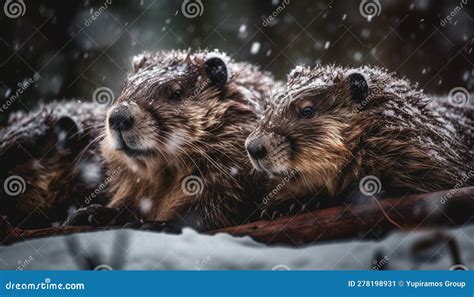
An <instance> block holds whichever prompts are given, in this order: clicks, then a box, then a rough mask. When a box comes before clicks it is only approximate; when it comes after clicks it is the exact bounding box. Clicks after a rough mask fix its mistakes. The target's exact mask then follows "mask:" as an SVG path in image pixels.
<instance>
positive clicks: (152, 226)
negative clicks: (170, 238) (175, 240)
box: [139, 221, 183, 234]
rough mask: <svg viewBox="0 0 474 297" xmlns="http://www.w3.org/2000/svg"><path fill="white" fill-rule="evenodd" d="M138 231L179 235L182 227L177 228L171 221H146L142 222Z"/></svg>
mask: <svg viewBox="0 0 474 297" xmlns="http://www.w3.org/2000/svg"><path fill="white" fill-rule="evenodd" d="M139 229H140V230H149V231H157V232H163V233H170V234H181V233H182V231H183V228H182V226H178V225H177V224H176V223H175V222H173V221H147V222H143V223H142V224H141V226H140V227H139Z"/></svg>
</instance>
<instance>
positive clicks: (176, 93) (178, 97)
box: [169, 90, 182, 101]
mask: <svg viewBox="0 0 474 297" xmlns="http://www.w3.org/2000/svg"><path fill="white" fill-rule="evenodd" d="M181 96H182V93H181V90H176V91H174V92H173V93H172V94H171V95H170V97H169V99H170V100H171V101H180V100H181Z"/></svg>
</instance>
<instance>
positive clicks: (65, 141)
mask: <svg viewBox="0 0 474 297" xmlns="http://www.w3.org/2000/svg"><path fill="white" fill-rule="evenodd" d="M105 112H106V109H105V108H104V107H103V106H100V105H97V104H92V103H82V102H79V101H70V102H61V101H60V102H52V103H49V104H45V105H40V106H39V107H38V108H36V109H35V110H34V111H32V112H29V113H23V112H16V113H14V114H12V115H11V116H10V119H9V123H8V126H7V127H6V128H4V129H2V130H0V164H1V170H0V182H1V184H0V215H6V216H7V218H8V220H9V222H10V223H12V224H13V225H15V226H19V227H21V228H24V229H27V228H41V227H50V226H51V224H52V223H54V222H58V223H61V222H62V221H64V219H65V218H66V217H67V214H68V209H69V208H71V207H73V208H74V207H76V208H77V207H82V206H86V205H87V202H86V201H85V200H86V197H87V196H88V195H90V194H91V193H93V192H94V190H95V189H96V188H97V186H98V184H99V183H100V182H101V181H102V179H103V175H104V168H103V167H102V164H101V157H100V155H99V150H98V145H96V144H94V143H93V140H94V139H95V138H97V137H98V136H99V133H100V131H101V126H103V122H104V119H105ZM100 194H101V193H98V195H97V199H95V200H94V201H93V202H94V203H100V202H101V195H100ZM102 198H103V197H102Z"/></svg>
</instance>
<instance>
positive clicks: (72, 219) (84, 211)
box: [64, 204, 123, 227]
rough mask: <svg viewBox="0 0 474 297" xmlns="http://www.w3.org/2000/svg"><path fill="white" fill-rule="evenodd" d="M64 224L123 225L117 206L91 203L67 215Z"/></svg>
mask: <svg viewBox="0 0 474 297" xmlns="http://www.w3.org/2000/svg"><path fill="white" fill-rule="evenodd" d="M64 225H70V226H97V227H106V226H118V225H123V222H121V217H120V211H119V209H118V208H111V207H106V206H102V205H99V204H92V205H90V206H88V207H84V208H80V209H78V210H76V211H75V212H74V213H72V214H71V215H69V217H68V218H67V220H66V221H65V222H64Z"/></svg>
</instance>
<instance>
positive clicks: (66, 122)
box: [55, 115, 79, 149]
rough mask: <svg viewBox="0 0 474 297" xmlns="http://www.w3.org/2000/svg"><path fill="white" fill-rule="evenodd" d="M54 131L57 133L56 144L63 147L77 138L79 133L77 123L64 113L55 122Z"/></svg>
mask: <svg viewBox="0 0 474 297" xmlns="http://www.w3.org/2000/svg"><path fill="white" fill-rule="evenodd" d="M55 128H56V133H57V135H58V142H57V146H58V147H59V148H60V149H65V148H67V147H69V146H70V145H71V143H72V142H73V141H74V140H75V139H77V138H78V137H79V136H78V133H79V125H78V124H77V123H76V122H75V121H74V120H73V119H72V118H71V117H69V116H67V115H64V116H62V117H61V118H60V119H59V120H58V121H57V122H56V127H55Z"/></svg>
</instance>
